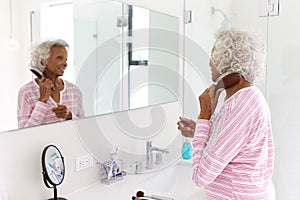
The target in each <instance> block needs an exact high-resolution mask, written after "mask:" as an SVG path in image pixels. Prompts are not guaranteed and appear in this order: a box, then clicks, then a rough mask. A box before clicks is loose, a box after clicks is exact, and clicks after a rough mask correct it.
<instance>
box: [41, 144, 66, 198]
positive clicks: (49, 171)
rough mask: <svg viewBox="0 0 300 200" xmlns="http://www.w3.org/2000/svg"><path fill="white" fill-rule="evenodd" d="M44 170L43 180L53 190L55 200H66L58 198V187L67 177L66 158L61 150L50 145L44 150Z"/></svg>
mask: <svg viewBox="0 0 300 200" xmlns="http://www.w3.org/2000/svg"><path fill="white" fill-rule="evenodd" d="M42 170H43V180H44V183H45V185H46V186H47V187H48V188H53V191H54V197H53V198H51V199H53V200H56V199H60V200H64V199H65V198H61V197H57V188H56V186H58V185H60V184H61V183H62V181H63V180H64V176H65V165H64V158H63V156H62V155H61V153H60V151H59V149H58V148H57V147H56V146H54V145H49V146H47V147H45V148H44V150H43V154H42Z"/></svg>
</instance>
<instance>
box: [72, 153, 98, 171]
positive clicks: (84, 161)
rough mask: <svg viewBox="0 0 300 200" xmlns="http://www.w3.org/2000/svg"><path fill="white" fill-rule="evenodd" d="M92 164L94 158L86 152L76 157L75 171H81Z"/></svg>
mask: <svg viewBox="0 0 300 200" xmlns="http://www.w3.org/2000/svg"><path fill="white" fill-rule="evenodd" d="M92 166H94V159H93V157H92V156H91V155H89V154H86V155H84V156H80V157H77V158H76V171H77V172H78V171H81V170H84V169H87V168H89V167H92Z"/></svg>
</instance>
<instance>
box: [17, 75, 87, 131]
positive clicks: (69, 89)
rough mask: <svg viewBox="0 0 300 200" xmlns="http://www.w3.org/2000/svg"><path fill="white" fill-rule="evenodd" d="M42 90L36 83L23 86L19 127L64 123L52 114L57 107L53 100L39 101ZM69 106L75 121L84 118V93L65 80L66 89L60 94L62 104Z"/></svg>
mask: <svg viewBox="0 0 300 200" xmlns="http://www.w3.org/2000/svg"><path fill="white" fill-rule="evenodd" d="M39 98H40V90H39V86H38V84H37V83H36V82H35V81H30V82H29V83H27V84H25V85H24V86H22V87H21V88H20V90H19V94H18V127H19V128H23V127H29V126H35V125H41V124H46V123H52V122H58V121H62V119H59V118H57V117H56V115H55V114H54V113H53V112H52V110H51V109H52V108H53V107H55V106H56V104H55V102H54V100H53V99H49V100H48V101H47V103H43V102H41V101H39ZM59 104H61V105H65V106H67V108H68V110H69V111H70V112H72V116H73V119H74V118H75V119H76V118H81V117H83V116H84V113H83V106H82V93H81V91H80V90H79V88H78V87H77V86H76V85H74V84H73V83H70V82H68V81H65V80H64V89H63V90H62V91H61V92H60V103H59Z"/></svg>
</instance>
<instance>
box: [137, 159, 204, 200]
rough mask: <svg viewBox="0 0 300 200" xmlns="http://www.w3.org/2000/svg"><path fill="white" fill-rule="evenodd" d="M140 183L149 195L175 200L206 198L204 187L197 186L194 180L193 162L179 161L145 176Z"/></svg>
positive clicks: (199, 199)
mask: <svg viewBox="0 0 300 200" xmlns="http://www.w3.org/2000/svg"><path fill="white" fill-rule="evenodd" d="M138 185H139V187H140V188H141V189H142V190H143V192H144V193H145V194H147V195H151V194H155V195H160V196H166V197H171V198H173V199H174V200H201V199H205V193H204V189H203V188H200V187H198V186H196V185H195V184H194V182H193V181H192V166H191V163H186V162H178V163H177V164H175V165H173V166H170V167H167V168H165V169H162V170H161V171H156V172H155V173H152V174H149V176H145V177H144V178H143V179H142V180H140V181H139V184H138Z"/></svg>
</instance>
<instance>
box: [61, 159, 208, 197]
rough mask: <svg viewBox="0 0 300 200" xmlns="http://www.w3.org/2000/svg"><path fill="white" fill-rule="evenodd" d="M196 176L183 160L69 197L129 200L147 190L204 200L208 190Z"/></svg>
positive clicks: (151, 192)
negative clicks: (194, 178)
mask: <svg viewBox="0 0 300 200" xmlns="http://www.w3.org/2000/svg"><path fill="white" fill-rule="evenodd" d="M156 167H157V166H156ZM191 177H192V165H191V163H186V162H183V161H179V162H178V163H176V164H174V165H173V166H169V167H166V168H164V169H161V170H155V171H154V172H152V173H143V174H139V175H137V174H128V175H126V176H125V177H124V179H123V180H120V181H117V182H115V183H111V184H110V185H106V184H103V183H100V181H99V183H97V184H95V185H92V186H90V187H87V188H85V189H83V190H80V191H78V192H74V193H72V194H70V195H68V196H67V198H68V199H69V200H82V199H84V200H95V199H99V198H104V197H105V199H120V200H128V199H131V197H132V196H135V195H136V192H137V191H143V192H144V193H145V195H159V196H164V197H169V198H170V199H173V200H204V199H205V194H204V189H203V188H200V187H197V186H196V185H195V184H194V183H193V181H192V180H191Z"/></svg>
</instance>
